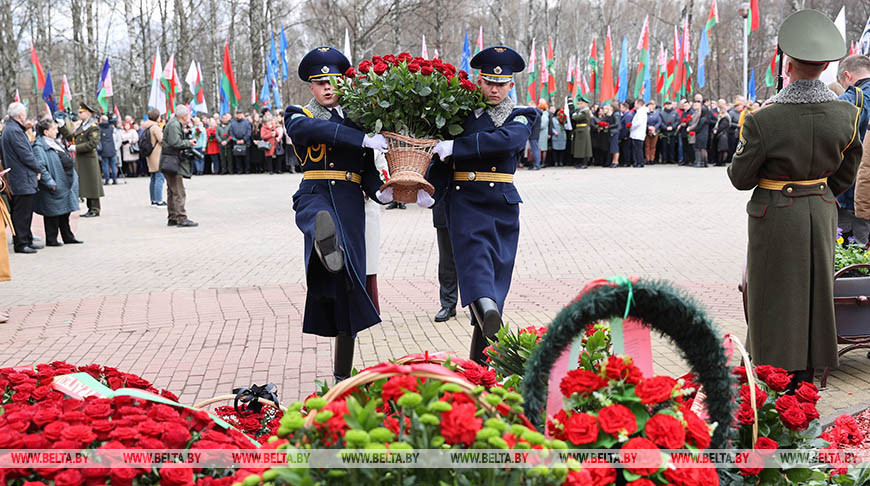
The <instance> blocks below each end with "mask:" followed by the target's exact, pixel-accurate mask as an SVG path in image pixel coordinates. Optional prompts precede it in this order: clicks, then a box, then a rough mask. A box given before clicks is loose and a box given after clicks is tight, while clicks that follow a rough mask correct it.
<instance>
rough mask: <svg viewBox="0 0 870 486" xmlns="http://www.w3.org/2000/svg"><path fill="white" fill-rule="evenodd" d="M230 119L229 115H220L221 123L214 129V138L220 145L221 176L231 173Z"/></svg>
mask: <svg viewBox="0 0 870 486" xmlns="http://www.w3.org/2000/svg"><path fill="white" fill-rule="evenodd" d="M231 119H232V117H231V116H230V114H229V113H224V114H223V115H221V122H220V124H219V125H218V126H217V127H216V128H215V137H216V138H217V140H218V143H219V144H220V150H221V152H220V154H221V172H220V173H221V174H232V173H233V144H232V137H230V120H231Z"/></svg>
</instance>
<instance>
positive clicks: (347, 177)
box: [344, 172, 353, 181]
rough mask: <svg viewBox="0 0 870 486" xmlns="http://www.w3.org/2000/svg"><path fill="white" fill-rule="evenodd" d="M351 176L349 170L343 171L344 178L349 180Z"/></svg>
mask: <svg viewBox="0 0 870 486" xmlns="http://www.w3.org/2000/svg"><path fill="white" fill-rule="evenodd" d="M352 178H353V175H351V173H350V172H345V174H344V180H346V181H349V180H351V179H352Z"/></svg>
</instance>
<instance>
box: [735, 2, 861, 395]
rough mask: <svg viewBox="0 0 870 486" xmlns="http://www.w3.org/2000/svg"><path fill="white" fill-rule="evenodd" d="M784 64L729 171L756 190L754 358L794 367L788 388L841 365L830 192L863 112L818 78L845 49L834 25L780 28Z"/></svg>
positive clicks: (852, 169)
mask: <svg viewBox="0 0 870 486" xmlns="http://www.w3.org/2000/svg"><path fill="white" fill-rule="evenodd" d="M778 42H779V49H780V71H782V70H783V64H784V65H785V67H784V69H785V74H786V76H788V77H789V80H790V83H789V85H788V86H786V88H785V89H783V90H782V91H780V92H779V93H777V94H776V95H775V96H773V97H772V98H771V99H770V100H769V102H768V103H769V104H768V105H767V106H765V107H764V108H762V109H760V110H758V111H757V112H755V113H753V114H749V115H747V116H746V119H745V121H744V124H743V129H742V132H741V133H740V135H739V140H738V143H737V150H736V152H735V155H734V160H733V163H732V164H731V165H730V166H729V167H728V175H729V177H730V178H731V182H732V184H734V187H736V188H737V189H740V190H749V189H754V191H753V193H752V197H751V198H750V200H749V203H748V204H747V206H746V212H747V213H748V214H749V247H748V251H747V270H746V272H747V273H746V278H747V301H748V302H747V303H748V318H749V336H748V338H747V339H748V344H749V350H750V352H751V354H752V359H753V361H755V362H756V363H758V364H766V365H773V366H776V367H779V368H784V369H786V370H789V373H793V374H794V375H793V380H792V390H793V389H794V387H795V386H796V385H797V383H799V382H801V381H807V382H810V383H812V379H813V369H814V368H824V367H827V366H831V367H836V366H837V330H836V323H835V318H834V279H833V274H834V266H833V262H834V239H835V238H836V233H837V206H836V201H835V197H836V196H837V195H838V194H841V193H843V192H844V191H846V189H848V188H849V187H850V186H851V185H852V182H853V181H854V179H855V173H856V171H857V168H858V163H859V161H860V160H861V142H860V139H859V138H858V134H857V133H856V132H857V129H858V125H857V124H858V115H859V110H858V108H856V107H855V105H853V104H851V103H848V102H845V101H839V100H837V95H836V94H834V92H833V91H831V90H829V89H828V88H827V87H826V86H825V83H823V82H822V81H820V80H819V76H820V75H821V73H822V71H824V69H825V68H826V67H827V66H828V63H829V62H830V61H836V60H838V59H841V58H842V57H844V56H845V55H846V44H845V42H844V41H843V37H842V36H841V35H840V33H839V31H838V30H837V28H836V27H835V26H834V23H833V22H831V20H830V19H828V18H827V17H826V16H825V15H824V14H822V13H821V12H818V11H815V10H801V11H799V12H796V13H794V14H792V15H791V16H789V17H788V18H786V19H785V21H783V23H782V25H781V26H780V29H779V36H778Z"/></svg>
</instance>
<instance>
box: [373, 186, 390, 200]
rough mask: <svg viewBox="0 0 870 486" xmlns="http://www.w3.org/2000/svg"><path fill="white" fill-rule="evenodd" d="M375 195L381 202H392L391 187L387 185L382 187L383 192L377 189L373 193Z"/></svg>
mask: <svg viewBox="0 0 870 486" xmlns="http://www.w3.org/2000/svg"><path fill="white" fill-rule="evenodd" d="M375 197H376V198H378V201H380V202H382V203H383V204H388V203H391V202H393V188H392V187H388V188H386V189H384V192H381V191H378V192H376V193H375Z"/></svg>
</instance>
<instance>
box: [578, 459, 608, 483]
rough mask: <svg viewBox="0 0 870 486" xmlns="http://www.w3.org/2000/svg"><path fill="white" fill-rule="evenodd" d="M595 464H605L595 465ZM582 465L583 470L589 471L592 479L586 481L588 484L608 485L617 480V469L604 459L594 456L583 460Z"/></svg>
mask: <svg viewBox="0 0 870 486" xmlns="http://www.w3.org/2000/svg"><path fill="white" fill-rule="evenodd" d="M593 464H605V465H604V466H593ZM584 466H585V467H584ZM580 467H581V468H582V470H583V471H588V472H589V476H590V479H591V481H590V482H588V483H586V484H587V485H588V486H608V485H610V484H613V483H615V482H616V469H613V467H612V466H610V463H608V462H607V461H606V460H604V459H600V458H597V457H592V458H589V459H586V460H585V461H583V464H581V465H580Z"/></svg>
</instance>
